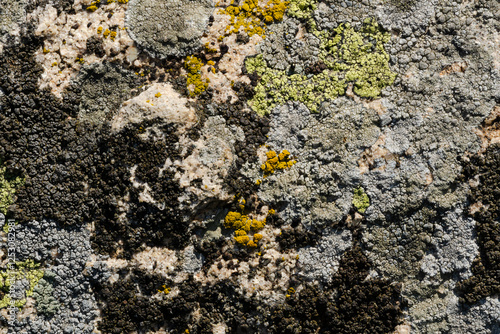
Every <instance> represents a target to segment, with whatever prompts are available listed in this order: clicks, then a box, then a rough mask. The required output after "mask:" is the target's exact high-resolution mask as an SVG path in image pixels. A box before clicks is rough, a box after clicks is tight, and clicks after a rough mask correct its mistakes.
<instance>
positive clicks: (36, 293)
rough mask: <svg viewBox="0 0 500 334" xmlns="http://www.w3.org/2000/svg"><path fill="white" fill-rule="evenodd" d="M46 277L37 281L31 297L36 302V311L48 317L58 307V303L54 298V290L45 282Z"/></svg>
mask: <svg viewBox="0 0 500 334" xmlns="http://www.w3.org/2000/svg"><path fill="white" fill-rule="evenodd" d="M45 278H48V277H47V275H45V276H44V278H42V279H40V280H39V281H38V285H37V286H36V287H35V288H34V289H33V297H34V298H35V300H36V310H37V312H38V313H40V314H45V315H48V316H51V315H54V314H55V313H56V312H57V311H58V310H59V307H60V304H59V302H58V301H57V299H56V298H54V288H53V287H52V284H51V283H50V282H49V281H47V280H46V279H45Z"/></svg>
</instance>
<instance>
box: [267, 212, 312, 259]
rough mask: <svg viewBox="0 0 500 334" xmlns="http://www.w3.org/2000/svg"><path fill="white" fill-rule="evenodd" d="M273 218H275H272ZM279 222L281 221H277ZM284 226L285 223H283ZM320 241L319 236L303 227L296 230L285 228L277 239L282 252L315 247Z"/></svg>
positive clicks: (300, 226)
mask: <svg viewBox="0 0 500 334" xmlns="http://www.w3.org/2000/svg"><path fill="white" fill-rule="evenodd" d="M270 217H273V216H270ZM277 220H278V221H279V220H281V219H279V218H278V219H277ZM281 222H282V224H279V225H283V223H284V222H283V221H281ZM318 239H319V235H318V234H316V233H313V232H311V231H308V230H306V229H305V228H304V227H303V226H302V225H298V226H297V227H295V228H292V227H289V226H288V227H285V228H282V229H281V234H280V235H279V236H278V237H276V241H278V243H279V245H280V248H281V251H285V250H288V249H298V248H302V247H306V246H314V245H315V244H316V243H317V241H318Z"/></svg>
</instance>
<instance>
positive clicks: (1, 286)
mask: <svg viewBox="0 0 500 334" xmlns="http://www.w3.org/2000/svg"><path fill="white" fill-rule="evenodd" d="M39 266H40V265H39V264H37V263H35V262H34V261H33V260H26V261H24V262H16V267H17V269H15V270H10V271H9V270H6V271H2V272H0V290H2V291H3V292H4V296H3V298H2V300H0V309H2V308H4V307H8V306H9V305H10V302H11V296H10V294H9V291H10V286H11V284H12V283H13V282H12V281H14V282H16V281H19V280H27V281H28V282H29V288H28V289H27V290H25V291H24V296H25V297H30V296H32V295H33V289H34V288H35V286H36V285H37V284H38V281H39V280H40V279H41V278H42V277H43V270H41V269H38V267H39ZM14 299H15V300H14V305H15V306H16V307H19V308H20V307H23V306H24V304H26V298H21V299H16V298H14Z"/></svg>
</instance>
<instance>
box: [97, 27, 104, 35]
mask: <svg viewBox="0 0 500 334" xmlns="http://www.w3.org/2000/svg"><path fill="white" fill-rule="evenodd" d="M102 29H103V28H102V27H99V28H97V33H98V34H99V35H100V34H102Z"/></svg>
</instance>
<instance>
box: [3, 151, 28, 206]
mask: <svg viewBox="0 0 500 334" xmlns="http://www.w3.org/2000/svg"><path fill="white" fill-rule="evenodd" d="M23 184H24V178H22V177H20V176H15V175H11V174H10V173H8V172H7V168H6V167H5V166H2V161H1V160H0V212H1V213H3V214H4V215H6V214H7V208H8V207H9V206H10V205H11V204H12V202H13V201H14V198H13V196H14V194H15V192H16V190H17V189H18V188H19V187H21V186H22V185H23Z"/></svg>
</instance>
